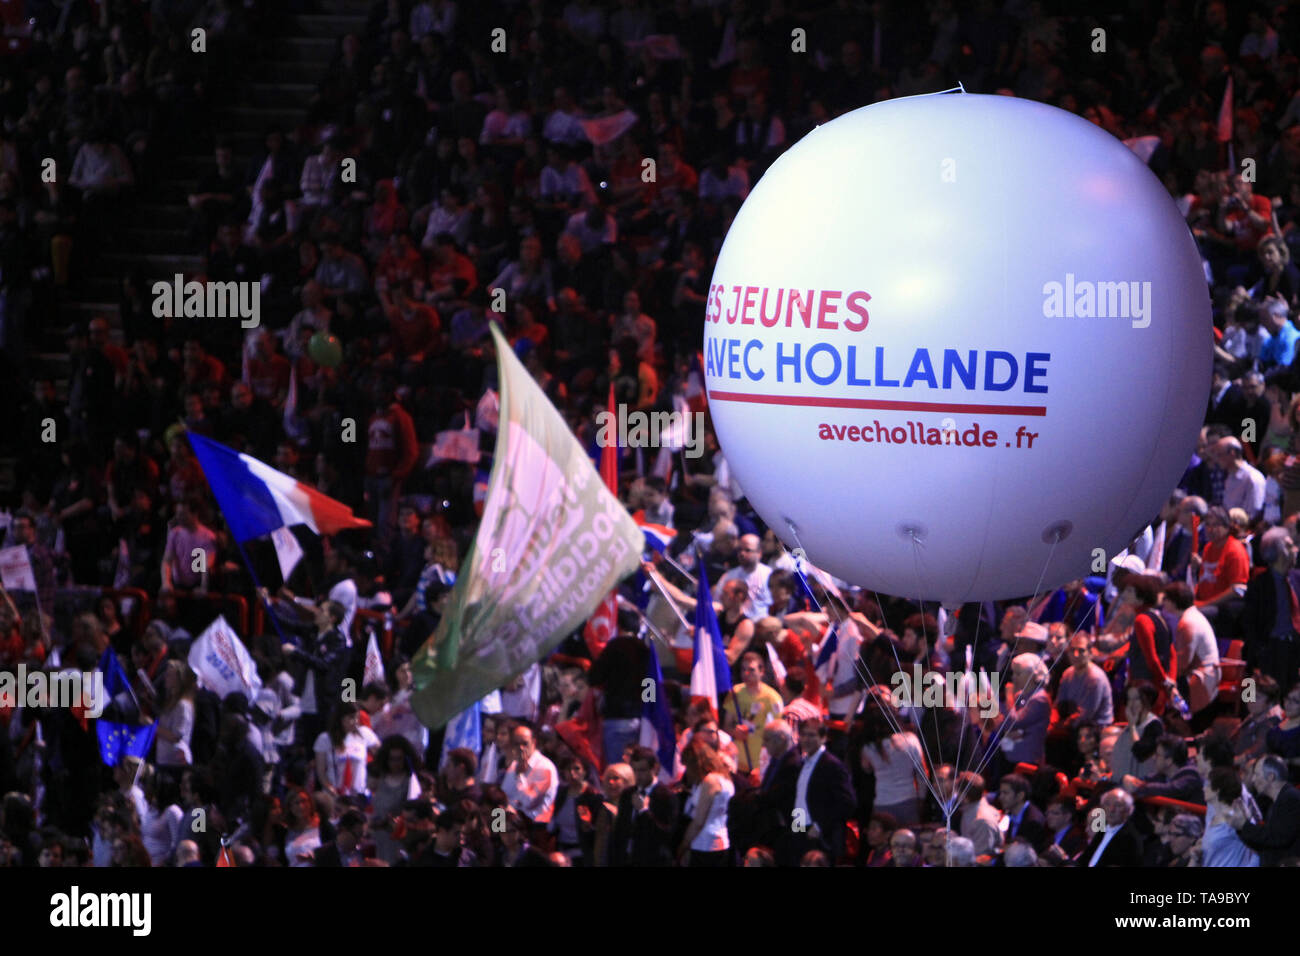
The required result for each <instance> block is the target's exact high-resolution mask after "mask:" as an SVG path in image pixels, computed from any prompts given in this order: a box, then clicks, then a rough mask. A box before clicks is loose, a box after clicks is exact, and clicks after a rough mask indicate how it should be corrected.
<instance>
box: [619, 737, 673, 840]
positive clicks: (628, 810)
mask: <svg viewBox="0 0 1300 956" xmlns="http://www.w3.org/2000/svg"><path fill="white" fill-rule="evenodd" d="M629 762H630V764H631V766H632V775H633V777H634V778H635V785H634V786H631V787H627V788H625V789H624V790H623V792H622V794H620V795H619V800H618V816H617V817H616V818H615V821H614V832H613V835H612V837H611V846H610V860H611V865H612V866H625V865H631V866H671V865H672V862H673V848H674V843H673V834H674V833H675V832H676V830H677V813H678V802H677V796H676V794H675V793H673V789H672V787H671V786H669V785H668V784H665V783H660V782H659V758H658V757H657V756H656V755H655V752H654V751H653V750H651V749H650V748H649V747H636V748H634V749H633V751H632V759H631V760H630V761H629Z"/></svg>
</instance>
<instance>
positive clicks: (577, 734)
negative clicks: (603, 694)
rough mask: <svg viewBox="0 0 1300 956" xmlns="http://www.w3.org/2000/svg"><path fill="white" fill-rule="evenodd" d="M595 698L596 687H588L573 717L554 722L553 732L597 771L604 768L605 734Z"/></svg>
mask: <svg viewBox="0 0 1300 956" xmlns="http://www.w3.org/2000/svg"><path fill="white" fill-rule="evenodd" d="M597 700H598V698H597V696H596V689H595V688H594V687H593V688H589V689H588V690H587V696H586V697H584V698H583V700H582V706H581V707H579V708H578V712H577V713H576V714H574V715H573V719H572V720H562V721H560V722H559V723H558V724H556V725H555V733H556V735H557V736H558V737H559V738H560V739H561V740H563V741H564V742H565V743H566V744H568V746H569V749H570V750H572V751H573V752H574V753H575V754H576V755H577V756H578V758H579V759H581V760H583V761H585V762H586V763H588V764H590V765H591V766H593V767H595V768H596V770H597V772H599V771H601V770H604V769H605V736H604V731H603V728H602V726H601V720H600V708H599V707H598V706H597Z"/></svg>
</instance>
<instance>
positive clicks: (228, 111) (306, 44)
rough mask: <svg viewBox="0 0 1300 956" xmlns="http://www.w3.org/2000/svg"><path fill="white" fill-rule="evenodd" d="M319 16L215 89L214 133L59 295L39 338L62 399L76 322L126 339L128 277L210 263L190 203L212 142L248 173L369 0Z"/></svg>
mask: <svg viewBox="0 0 1300 956" xmlns="http://www.w3.org/2000/svg"><path fill="white" fill-rule="evenodd" d="M313 6H314V9H315V12H313V13H309V14H299V15H294V16H289V17H286V18H285V19H284V20H283V21H282V28H283V29H282V32H281V33H280V34H279V35H277V36H275V37H271V38H269V39H268V41H267V43H268V49H267V53H266V55H265V56H262V57H259V58H258V59H257V62H256V66H255V67H254V69H253V71H252V75H251V76H250V77H249V78H248V82H247V83H245V84H244V85H243V87H242V88H241V89H239V90H238V91H234V92H232V91H231V90H223V89H220V88H218V89H215V90H214V91H213V104H212V105H213V122H212V129H211V130H210V135H207V136H204V137H200V138H198V139H196V140H195V141H194V142H190V143H186V144H184V145H183V146H181V147H180V148H179V149H178V150H177V153H176V155H175V156H174V157H173V158H172V160H171V161H170V162H168V163H167V164H166V165H165V166H164V167H163V168H162V169H161V170H160V174H159V176H158V179H157V181H156V182H155V183H153V184H152V185H151V187H150V188H149V190H148V193H147V194H145V195H140V196H138V197H137V201H136V206H135V209H134V210H133V211H132V212H131V213H130V214H129V215H128V216H126V217H125V220H124V222H123V223H122V224H121V226H120V228H119V229H118V230H117V231H116V232H115V235H114V238H113V241H112V243H111V246H112V248H111V250H108V251H107V252H106V253H105V254H104V255H103V256H102V257H101V261H100V263H98V264H97V266H96V267H95V268H94V269H93V270H92V271H91V272H90V274H89V275H88V276H87V277H86V279H85V280H84V281H83V282H81V283H79V284H78V285H77V287H75V288H68V289H60V290H59V291H58V293H57V302H58V305H57V308H58V312H57V314H56V315H54V316H53V317H51V318H50V320H49V321H46V322H43V323H42V326H41V333H40V335H41V337H40V338H39V339H38V341H37V342H36V348H37V351H38V356H37V357H38V359H39V360H40V362H41V363H42V364H43V365H44V367H45V368H46V370H47V371H48V373H50V374H52V375H53V376H54V379H55V384H56V388H57V390H58V393H59V397H60V398H61V399H62V398H66V397H67V389H68V376H69V373H70V368H71V366H70V362H69V358H68V345H67V339H66V336H65V332H66V330H67V327H68V326H69V325H70V324H72V323H74V322H80V323H85V322H88V321H90V319H91V318H93V317H95V316H97V315H102V316H104V317H106V318H107V319H108V320H109V324H110V326H111V328H112V339H113V341H115V342H117V343H118V344H119V345H122V344H124V342H123V332H122V327H121V321H120V316H119V312H118V300H119V297H120V294H121V282H122V279H123V277H125V276H126V275H128V274H129V273H130V272H131V271H132V270H134V269H140V270H142V273H143V275H144V277H145V279H146V282H147V283H152V282H154V281H156V280H158V279H170V278H171V277H172V276H174V275H175V274H176V273H177V272H181V273H185V274H187V275H188V274H190V273H192V272H197V271H199V270H201V269H202V267H203V257H202V255H200V254H198V252H197V251H196V250H191V245H190V243H189V240H188V238H187V229H188V225H189V215H190V211H189V206H188V205H187V202H186V196H187V195H188V194H189V193H191V192H193V191H194V188H195V187H196V185H197V184H198V181H199V178H200V177H201V176H202V175H204V174H205V173H206V172H208V171H210V170H211V169H213V168H214V167H215V165H216V160H215V159H214V158H213V155H212V153H213V142H214V139H215V138H217V137H222V138H225V139H226V140H228V141H229V142H230V144H231V146H232V149H233V151H234V159H235V165H236V168H238V169H240V170H245V169H247V168H248V164H249V163H250V161H252V160H253V159H254V158H255V157H256V156H257V154H258V151H259V148H260V146H261V141H262V136H263V132H264V130H265V129H266V127H267V126H268V125H270V124H272V123H279V124H281V125H282V126H283V127H284V128H285V129H286V130H289V129H292V128H293V127H295V126H297V125H298V124H299V123H301V122H302V121H303V119H304V117H305V116H306V111H307V105H308V103H309V102H310V100H311V98H312V95H313V94H314V93H315V90H316V87H317V85H318V84H319V82H320V81H321V79H322V78H323V77H324V76H325V71H326V68H327V67H328V65H329V62H330V60H331V59H332V58H333V55H334V51H335V49H336V47H337V44H338V41H339V38H341V37H342V36H343V35H344V34H346V33H348V32H363V31H364V29H365V25H366V15H367V11H368V9H369V7H370V4H369V2H368V0H317V2H316V3H315V4H314V5H313Z"/></svg>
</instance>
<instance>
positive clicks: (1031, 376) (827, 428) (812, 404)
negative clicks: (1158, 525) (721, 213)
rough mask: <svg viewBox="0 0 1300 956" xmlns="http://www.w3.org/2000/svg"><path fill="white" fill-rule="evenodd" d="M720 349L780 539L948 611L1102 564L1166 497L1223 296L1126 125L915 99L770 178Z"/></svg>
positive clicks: (737, 441)
mask: <svg viewBox="0 0 1300 956" xmlns="http://www.w3.org/2000/svg"><path fill="white" fill-rule="evenodd" d="M704 357H705V377H706V380H707V384H708V389H709V405H710V410H711V413H712V416H713V420H714V424H715V426H716V430H717V434H718V439H719V442H720V443H721V446H722V450H723V452H724V453H725V455H726V458H727V461H728V463H729V465H730V466H731V468H732V470H733V471H734V473H735V475H736V476H737V479H738V481H739V483H740V485H741V487H743V488H744V490H745V492H746V494H747V496H748V498H749V500H750V502H751V503H752V504H753V505H754V507H755V508H756V509H757V511H758V513H759V514H760V515H761V516H762V517H763V519H764V520H765V521H766V522H767V523H768V524H770V525H771V526H772V527H773V528H774V529H775V530H776V532H777V534H779V535H780V536H781V537H782V538H783V539H784V540H785V541H786V543H787V544H790V545H792V546H793V545H796V544H797V545H801V546H802V547H803V548H805V549H806V551H807V553H808V556H809V558H810V559H811V560H812V561H814V562H816V563H817V564H818V565H819V566H821V567H824V568H826V569H827V570H828V571H830V572H832V573H833V574H835V575H837V576H839V577H841V578H844V579H845V580H849V581H853V582H855V583H858V584H861V585H863V586H865V587H869V588H872V589H875V590H879V591H883V592H886V593H889V594H896V595H901V596H905V597H912V598H925V599H934V600H940V601H942V602H943V603H944V604H945V605H947V606H955V605H956V604H957V603H959V602H962V601H970V600H991V599H1000V598H1007V597H1014V596H1020V595H1026V594H1031V593H1033V592H1034V591H1035V590H1036V589H1038V588H1039V587H1041V588H1043V589H1046V588H1049V587H1054V586H1056V585H1058V584H1060V583H1062V582H1064V581H1067V580H1070V579H1071V578H1076V577H1082V576H1085V575H1086V574H1087V573H1088V568H1089V558H1090V556H1091V554H1092V551H1093V549H1094V548H1104V549H1105V550H1106V552H1107V553H1115V552H1117V551H1119V550H1121V549H1122V548H1124V547H1125V545H1127V544H1128V542H1129V541H1130V540H1131V539H1132V537H1133V536H1134V534H1136V533H1137V532H1138V531H1139V530H1140V529H1141V528H1142V527H1143V526H1144V525H1145V524H1146V523H1147V522H1148V521H1149V520H1150V519H1151V518H1152V517H1153V516H1154V515H1155V514H1156V513H1157V512H1158V511H1159V509H1160V507H1161V505H1162V504H1163V502H1164V501H1165V499H1166V497H1167V496H1168V495H1169V493H1170V491H1171V490H1172V489H1173V487H1174V485H1175V484H1176V483H1177V481H1178V479H1179V477H1180V476H1181V474H1182V472H1183V470H1184V469H1185V468H1186V466H1187V464H1188V461H1189V458H1190V455H1191V452H1192V450H1193V448H1194V446H1195V441H1196V436H1197V432H1198V430H1199V427H1200V424H1201V420H1202V417H1203V414H1204V411H1205V408H1206V403H1207V400H1208V395H1209V378H1210V376H1209V372H1210V366H1211V362H1212V347H1211V322H1210V301H1209V295H1208V291H1207V289H1206V283H1205V276H1204V272H1203V270H1202V266H1201V261H1200V256H1199V254H1198V252H1197V250H1196V247H1195V243H1194V241H1193V239H1192V236H1191V233H1190V232H1189V231H1188V228H1187V225H1186V223H1185V222H1184V220H1183V218H1182V217H1181V216H1180V215H1179V213H1178V210H1177V208H1176V206H1175V205H1174V202H1173V201H1172V200H1171V198H1170V197H1169V195H1168V193H1167V192H1166V191H1165V189H1164V188H1163V187H1162V186H1161V184H1160V182H1159V181H1158V180H1157V179H1156V177H1155V176H1154V175H1153V174H1152V173H1151V172H1150V170H1148V169H1147V168H1146V166H1145V165H1144V163H1143V162H1142V160H1141V159H1139V158H1138V157H1137V156H1135V155H1134V154H1133V152H1132V151H1131V150H1129V149H1127V148H1126V147H1125V146H1124V144H1123V143H1122V142H1121V141H1119V140H1117V139H1115V138H1114V137H1113V136H1111V135H1110V134H1109V133H1106V132H1105V131H1103V130H1101V129H1099V128H1098V127H1096V126H1094V125H1092V124H1091V123H1088V122H1086V121H1085V120H1083V119H1080V118H1079V117H1077V116H1074V115H1072V114H1070V113H1067V112H1065V111H1063V110H1059V109H1056V108H1054V107H1051V106H1046V105H1044V104H1041V103H1036V102H1032V101H1029V100H1023V99H1016V98H1013V97H1005V96H979V95H970V94H955V95H934V96H921V97H909V98H905V99H899V100H891V101H887V102H883V103H879V104H876V105H874V106H870V107H866V108H864V109H860V110H856V111H854V112H852V113H849V114H846V115H845V116H842V117H840V118H838V119H836V120H834V121H832V122H830V123H827V124H825V125H823V126H821V127H819V128H817V129H815V130H814V131H812V132H811V133H810V134H809V135H808V136H806V137H805V138H804V139H803V140H802V141H801V142H799V143H798V144H797V145H795V146H794V147H793V148H792V149H790V150H789V151H788V152H787V153H786V154H785V155H783V156H782V157H781V158H780V159H779V160H778V161H777V162H776V163H775V164H774V165H773V166H772V167H771V169H769V170H768V171H767V173H766V174H765V175H764V176H763V178H762V179H761V180H760V181H759V183H758V185H757V186H756V188H755V189H754V191H753V192H752V193H751V194H750V196H749V198H748V200H747V201H746V202H745V204H744V206H743V207H742V208H741V210H740V212H739V214H738V215H737V216H736V219H735V222H734V224H733V225H732V227H731V230H730V232H729V233H728V235H727V238H726V241H725V243H724V244H723V247H722V251H721V253H720V254H719V257H718V262H717V267H716V269H715V271H714V275H713V284H712V287H711V289H710V292H709V301H708V305H707V310H706V322H705V333H704ZM1049 557H1050V560H1049Z"/></svg>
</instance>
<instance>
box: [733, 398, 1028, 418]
mask: <svg viewBox="0 0 1300 956" xmlns="http://www.w3.org/2000/svg"><path fill="white" fill-rule="evenodd" d="M709 401H713V402H751V403H753V404H756V405H796V406H814V407H817V408H874V409H880V410H884V411H894V412H961V413H963V414H966V415H1033V416H1036V417H1040V418H1041V417H1043V416H1045V415H1046V414H1047V407H1046V406H1044V405H952V404H948V403H945V402H890V401H884V400H878V399H870V398H813V397H811V396H807V395H752V394H749V393H747V392H710V393H709Z"/></svg>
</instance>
